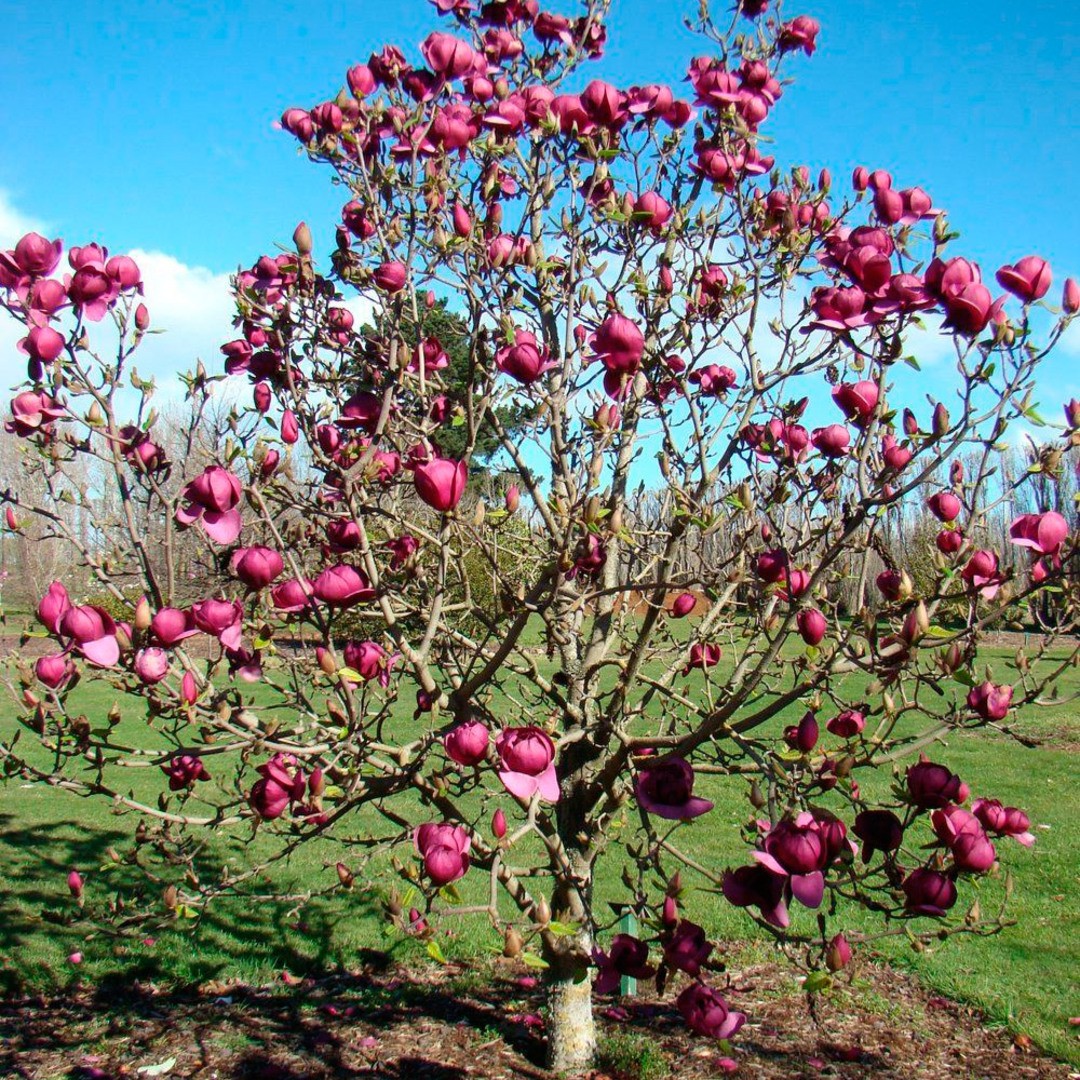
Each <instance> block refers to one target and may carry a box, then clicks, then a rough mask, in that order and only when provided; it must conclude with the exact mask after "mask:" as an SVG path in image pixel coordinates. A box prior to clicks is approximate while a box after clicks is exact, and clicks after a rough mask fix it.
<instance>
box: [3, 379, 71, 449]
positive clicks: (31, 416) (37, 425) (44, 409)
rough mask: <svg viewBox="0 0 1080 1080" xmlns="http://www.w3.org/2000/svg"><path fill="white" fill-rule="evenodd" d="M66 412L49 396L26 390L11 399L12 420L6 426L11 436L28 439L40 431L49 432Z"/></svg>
mask: <svg viewBox="0 0 1080 1080" xmlns="http://www.w3.org/2000/svg"><path fill="white" fill-rule="evenodd" d="M64 412H65V410H64V409H63V408H61V407H60V405H59V404H57V402H56V401H55V400H54V399H53V398H51V397H49V395H48V394H45V393H41V394H35V393H34V392H33V391H32V390H26V391H24V392H23V393H21V394H17V395H16V396H15V397H14V398H12V399H11V419H10V420H8V421H7V422H6V423H5V424H4V430H5V431H6V432H7V433H8V434H9V435H18V436H19V438H20V439H27V438H29V437H30V436H31V435H36V434H37V433H38V432H39V431H49V430H50V428H51V426H52V423H53V421H54V420H57V419H59V418H60V417H61V416H63V415H64Z"/></svg>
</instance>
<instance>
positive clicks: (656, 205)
mask: <svg viewBox="0 0 1080 1080" xmlns="http://www.w3.org/2000/svg"><path fill="white" fill-rule="evenodd" d="M672 213H673V211H672V209H671V204H670V203H669V202H668V201H667V200H666V199H664V198H662V197H661V196H660V195H659V193H657V192H655V191H646V192H644V193H643V194H641V195H639V196H638V197H637V199H636V200H635V202H634V220H635V221H637V222H639V223H640V224H642V225H644V226H645V227H646V228H647V229H651V230H652V231H653V232H659V231H660V230H661V229H663V227H664V226H665V225H666V224H667V223H668V222H669V221H670V220H671V216H672Z"/></svg>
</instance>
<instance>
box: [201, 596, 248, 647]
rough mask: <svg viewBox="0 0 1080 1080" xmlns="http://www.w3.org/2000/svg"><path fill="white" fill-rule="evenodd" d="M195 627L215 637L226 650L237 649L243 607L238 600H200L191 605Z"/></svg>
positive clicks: (242, 626) (242, 621) (242, 620)
mask: <svg viewBox="0 0 1080 1080" xmlns="http://www.w3.org/2000/svg"><path fill="white" fill-rule="evenodd" d="M191 614H192V617H193V618H194V620H195V625H196V626H197V627H198V628H199V629H200V630H202V631H203V633H205V634H210V635H212V636H213V637H216V638H217V639H218V641H220V642H221V644H222V645H223V646H224V647H225V648H226V649H233V650H235V649H239V648H240V637H241V634H242V633H243V629H244V605H243V604H242V603H241V602H240V601H239V600H232V601H229V600H200V601H199V602H198V603H196V604H192V605H191Z"/></svg>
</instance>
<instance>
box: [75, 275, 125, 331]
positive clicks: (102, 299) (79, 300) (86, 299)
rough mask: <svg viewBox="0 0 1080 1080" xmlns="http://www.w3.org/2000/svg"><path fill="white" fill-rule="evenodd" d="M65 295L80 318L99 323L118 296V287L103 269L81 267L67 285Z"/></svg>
mask: <svg viewBox="0 0 1080 1080" xmlns="http://www.w3.org/2000/svg"><path fill="white" fill-rule="evenodd" d="M67 294H68V299H69V300H70V301H71V306H72V307H73V308H74V309H75V310H76V311H77V312H78V313H79V315H80V316H82V318H84V319H89V320H90V321H91V322H100V321H101V320H102V319H103V318H105V314H106V312H107V311H108V310H109V308H110V307H112V305H113V304H114V303H115V301H116V298H117V297H118V296H119V295H120V286H119V284H117V282H116V281H115V280H114V279H113V278H112V277H110V276H109V275H108V274H107V273H106V272H105V269H104V268H103V267H97V266H83V267H81V268H80V269H79V270H76V271H75V275H74V276H73V277H72V279H71V280H70V281H69V282H68V283H67Z"/></svg>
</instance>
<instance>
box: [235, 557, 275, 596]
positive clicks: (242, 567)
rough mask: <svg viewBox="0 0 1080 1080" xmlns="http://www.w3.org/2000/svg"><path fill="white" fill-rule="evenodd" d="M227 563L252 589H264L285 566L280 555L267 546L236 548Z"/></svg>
mask: <svg viewBox="0 0 1080 1080" xmlns="http://www.w3.org/2000/svg"><path fill="white" fill-rule="evenodd" d="M229 565H230V568H231V569H232V572H233V573H234V574H235V575H236V576H237V577H238V578H239V579H240V580H241V581H242V582H243V583H244V584H245V585H246V586H247V587H248V588H249V589H251V590H252V591H258V590H259V589H265V588H266V586H267V585H269V584H270V583H271V582H272V581H273V580H274V579H275V578H277V577H278V576H279V575H280V574H281V572H282V570H284V568H285V563H284V561H283V559H282V558H281V556H280V555H279V554H278V553H277V552H276V551H274V550H273V548H268V547H249V548H237V549H236V551H235V552H234V553H233V556H232V558H231V560H230V562H229Z"/></svg>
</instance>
